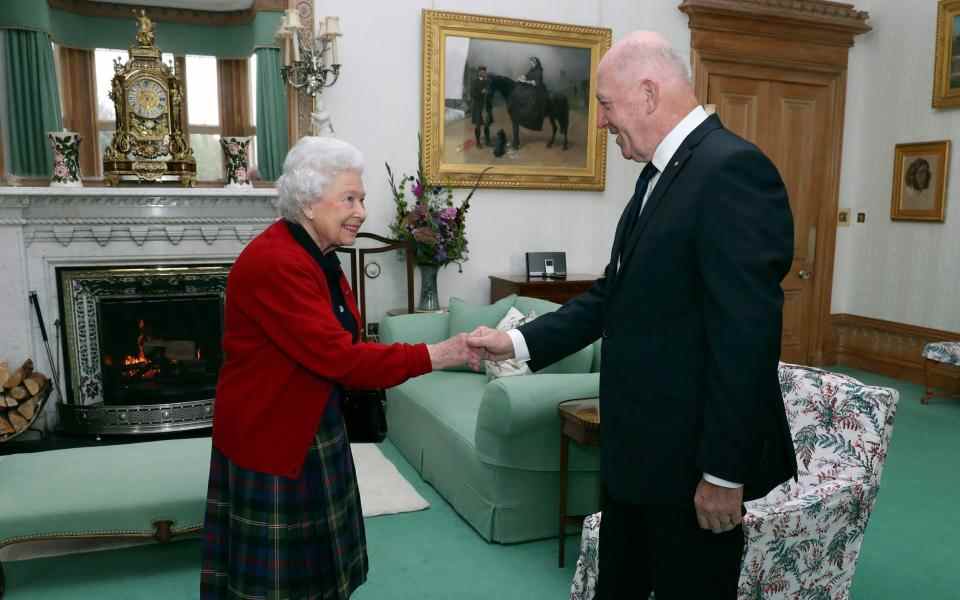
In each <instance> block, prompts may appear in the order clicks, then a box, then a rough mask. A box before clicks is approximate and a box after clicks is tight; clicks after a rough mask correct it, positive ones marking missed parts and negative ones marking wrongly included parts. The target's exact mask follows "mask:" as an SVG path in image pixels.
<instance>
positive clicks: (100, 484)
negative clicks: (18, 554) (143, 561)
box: [0, 437, 210, 596]
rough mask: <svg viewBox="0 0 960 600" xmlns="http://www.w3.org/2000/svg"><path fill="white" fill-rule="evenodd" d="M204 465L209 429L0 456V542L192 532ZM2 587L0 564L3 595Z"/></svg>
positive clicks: (198, 519) (200, 510)
mask: <svg viewBox="0 0 960 600" xmlns="http://www.w3.org/2000/svg"><path fill="white" fill-rule="evenodd" d="M209 468H210V438H208V437H203V438H190V439H177V440H164V441H159V442H143V443H136V444H123V445H110V446H97V447H86V448H73V449H70V450H53V451H49V452H36V453H28V454H14V455H10V456H0V507H2V510H0V550H2V549H3V548H4V547H6V546H9V545H11V544H17V543H22V542H36V541H41V540H65V539H151V538H153V539H156V540H158V541H161V542H166V541H168V540H169V539H170V538H171V537H173V536H179V535H184V534H188V533H195V532H197V531H199V530H200V529H201V528H202V526H203V515H204V510H205V504H206V492H207V477H208V474H209ZM3 588H4V576H3V566H2V564H0V596H2V595H3Z"/></svg>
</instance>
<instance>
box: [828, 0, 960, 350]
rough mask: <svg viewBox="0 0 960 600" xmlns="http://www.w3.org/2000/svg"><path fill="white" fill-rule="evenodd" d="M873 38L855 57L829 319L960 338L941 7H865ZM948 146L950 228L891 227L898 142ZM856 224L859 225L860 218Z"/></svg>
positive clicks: (956, 219)
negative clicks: (939, 90) (849, 213)
mask: <svg viewBox="0 0 960 600" xmlns="http://www.w3.org/2000/svg"><path fill="white" fill-rule="evenodd" d="M856 4H857V8H860V9H864V10H869V12H870V17H871V18H870V24H871V25H872V27H873V31H872V32H870V33H868V34H866V35H863V36H860V37H858V38H857V40H856V46H855V47H854V48H853V49H852V50H851V54H850V68H849V84H848V88H847V110H846V127H845V132H844V153H843V169H842V172H841V177H840V206H841V207H850V208H852V209H853V213H854V214H856V212H857V211H858V210H865V211H866V213H867V221H866V223H863V224H858V223H856V222H854V223H853V224H852V225H851V226H850V227H847V228H840V229H839V231H838V234H837V259H836V270H835V273H834V288H833V312H835V313H851V314H856V315H861V316H865V317H873V318H877V319H886V320H890V321H896V322H900V323H908V324H911V325H920V326H925V327H932V328H935V329H946V330H948V331H960V109H953V110H934V109H932V108H931V106H930V100H931V93H932V89H933V61H934V43H935V37H936V16H937V3H936V2H934V1H933V0H929V1H913V2H903V1H902V0H867V1H864V0H859V1H858V2H857V3H856ZM943 139H948V140H951V142H952V144H953V147H952V149H951V150H952V154H953V156H952V157H951V161H950V162H951V165H950V176H951V177H952V181H948V188H947V202H946V215H947V217H946V222H945V223H942V224H940V223H919V222H903V221H891V220H890V197H891V186H892V178H893V151H894V146H895V145H896V144H899V143H908V142H922V141H930V140H943ZM854 220H855V219H854Z"/></svg>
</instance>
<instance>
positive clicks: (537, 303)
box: [513, 296, 594, 373]
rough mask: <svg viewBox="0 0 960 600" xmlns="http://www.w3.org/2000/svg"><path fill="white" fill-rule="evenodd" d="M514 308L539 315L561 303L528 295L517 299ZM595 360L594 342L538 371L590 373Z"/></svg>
mask: <svg viewBox="0 0 960 600" xmlns="http://www.w3.org/2000/svg"><path fill="white" fill-rule="evenodd" d="M513 305H514V308H516V309H517V310H519V311H520V312H522V313H523V314H529V313H530V311H534V312H536V313H537V314H538V315H545V314H547V313H551V312H553V311H555V310H557V309H558V308H560V305H559V304H557V303H555V302H550V301H549V300H541V299H540V298H528V297H526V296H519V297H518V298H517V299H516V301H515V302H514V303H513ZM593 360H594V348H593V344H590V345H588V346H587V347H585V348H582V349H581V350H579V351H577V352H574V353H573V354H571V355H570V356H567V357H565V358H562V359H560V360H558V361H557V362H555V363H553V364H552V365H548V366H546V367H544V368H542V369H540V370H539V371H537V372H538V373H589V372H591V370H593Z"/></svg>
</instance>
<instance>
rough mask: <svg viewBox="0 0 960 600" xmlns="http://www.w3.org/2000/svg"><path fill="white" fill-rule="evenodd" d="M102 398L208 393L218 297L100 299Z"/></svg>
mask: <svg viewBox="0 0 960 600" xmlns="http://www.w3.org/2000/svg"><path fill="white" fill-rule="evenodd" d="M99 312H100V318H99V323H98V330H99V334H100V354H101V357H102V359H101V360H102V366H101V373H102V376H103V401H104V403H106V404H149V403H155V402H176V401H180V400H203V399H207V398H212V397H213V395H214V391H215V388H216V384H217V371H218V370H219V369H220V363H221V361H222V356H221V351H220V333H221V324H220V315H221V309H220V298H219V297H218V296H210V295H208V296H181V297H173V298H162V299H132V300H131V299H113V298H111V299H104V300H102V301H101V302H100V311H99Z"/></svg>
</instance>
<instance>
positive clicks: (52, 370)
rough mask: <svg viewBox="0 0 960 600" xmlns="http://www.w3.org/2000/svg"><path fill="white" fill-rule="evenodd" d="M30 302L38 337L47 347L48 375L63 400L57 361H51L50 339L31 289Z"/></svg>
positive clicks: (35, 294) (35, 293)
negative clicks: (35, 314) (37, 325)
mask: <svg viewBox="0 0 960 600" xmlns="http://www.w3.org/2000/svg"><path fill="white" fill-rule="evenodd" d="M30 302H31V304H33V310H34V311H35V312H36V313H37V322H38V323H39V324H40V337H42V338H43V347H44V348H46V349H47V360H48V361H49V362H50V376H51V377H52V378H53V385H54V386H55V387H56V390H57V396H59V397H60V400H61V401H63V394H61V393H60V374H59V373H58V372H57V363H55V362H53V352H51V351H50V340H48V339H47V328H46V326H45V325H44V324H43V312H42V311H41V310H40V302H39V301H38V300H37V292H35V291H33V290H31V291H30Z"/></svg>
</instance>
